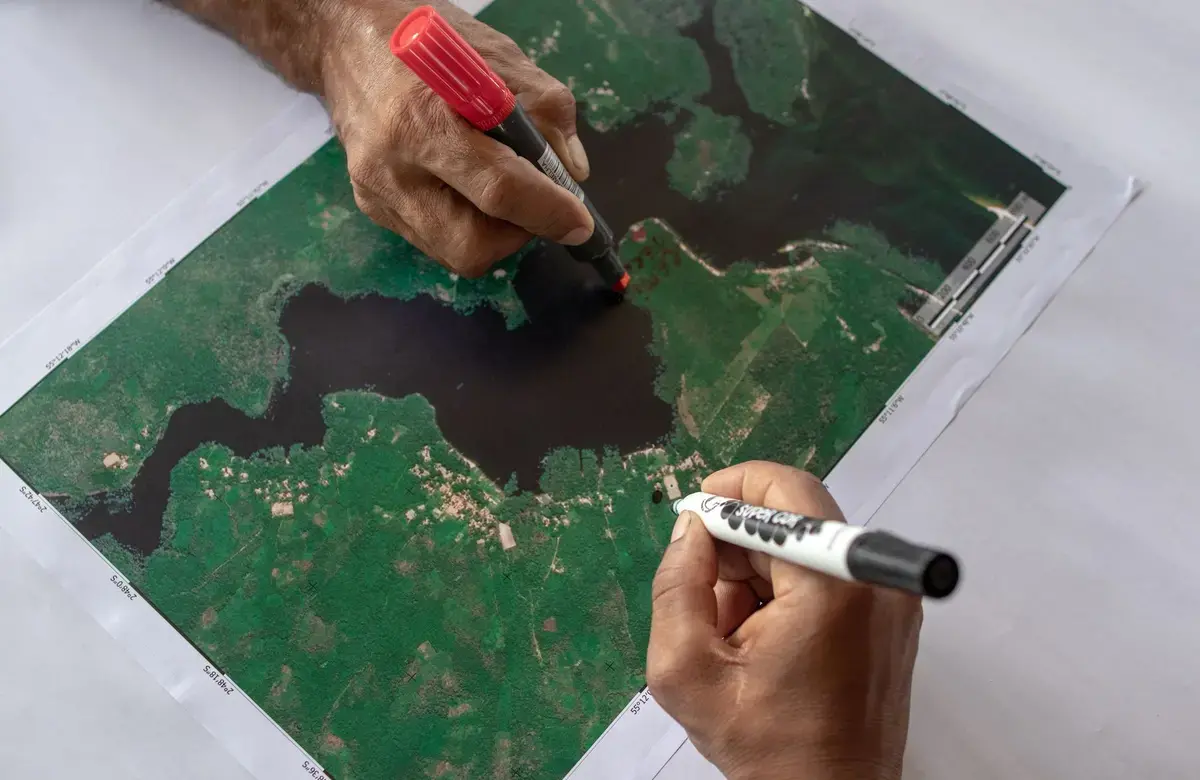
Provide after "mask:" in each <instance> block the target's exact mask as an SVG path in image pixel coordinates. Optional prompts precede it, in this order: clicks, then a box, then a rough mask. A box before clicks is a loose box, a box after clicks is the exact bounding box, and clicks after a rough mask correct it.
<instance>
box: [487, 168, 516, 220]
mask: <svg viewBox="0 0 1200 780" xmlns="http://www.w3.org/2000/svg"><path fill="white" fill-rule="evenodd" d="M480 175H481V177H482V181H481V182H480V184H479V202H478V204H477V205H478V206H479V210H480V211H482V212H483V213H485V214H488V215H490V216H493V217H498V218H501V219H503V218H504V217H505V215H507V214H508V213H509V211H510V210H511V208H512V205H513V202H514V201H513V198H514V196H515V194H516V188H517V187H516V181H515V177H514V176H513V174H512V169H511V167H510V166H509V165H508V164H499V165H496V166H494V167H493V168H492V169H490V170H487V171H485V172H484V173H482V174H480Z"/></svg>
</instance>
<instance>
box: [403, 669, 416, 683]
mask: <svg viewBox="0 0 1200 780" xmlns="http://www.w3.org/2000/svg"><path fill="white" fill-rule="evenodd" d="M416 676H417V673H416V672H415V671H413V672H409V673H408V676H407V677H405V678H404V682H406V683H410V682H412V681H413V678H414V677H416Z"/></svg>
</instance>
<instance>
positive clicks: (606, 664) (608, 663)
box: [604, 661, 616, 672]
mask: <svg viewBox="0 0 1200 780" xmlns="http://www.w3.org/2000/svg"><path fill="white" fill-rule="evenodd" d="M615 668H616V667H615V666H613V662H612V661H605V662H604V671H606V672H611V671H612V670H613V669H615Z"/></svg>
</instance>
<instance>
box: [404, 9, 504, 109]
mask: <svg viewBox="0 0 1200 780" xmlns="http://www.w3.org/2000/svg"><path fill="white" fill-rule="evenodd" d="M390 45H391V49H392V53H393V54H395V55H396V56H397V57H399V58H400V59H401V60H402V61H403V62H404V64H405V65H407V66H408V69H409V70H411V71H412V72H413V73H415V74H417V75H418V76H419V77H420V78H421V80H422V81H424V82H425V83H426V84H428V85H429V88H430V89H432V90H433V91H434V92H436V93H437V94H438V95H439V96H440V97H441V98H442V99H443V100H445V101H446V102H447V103H449V104H450V106H451V107H452V108H453V109H454V110H455V111H457V112H458V113H459V114H460V115H462V117H463V119H466V120H467V121H468V122H470V123H471V124H473V125H475V127H477V128H479V129H480V130H484V131H487V130H491V129H492V128H493V127H495V126H496V125H498V124H500V123H501V122H503V121H504V120H505V119H507V118H508V115H509V114H511V113H512V110H513V107H514V106H516V104H517V98H516V97H515V96H514V95H513V93H512V90H510V89H509V88H508V87H507V86H506V85H505V84H504V81H503V80H502V79H501V78H500V77H499V76H497V75H496V74H495V72H493V71H492V69H491V68H490V67H488V64H487V63H486V62H484V61H483V57H480V56H479V53H478V52H477V51H475V50H474V49H472V48H471V45H470V44H469V43H467V42H466V41H464V40H463V37H462V36H461V35H459V34H458V31H457V30H455V29H454V28H453V27H451V26H450V24H449V23H448V22H447V21H446V20H445V19H443V18H442V17H441V16H440V15H439V14H438V12H437V11H435V10H434V9H433V7H432V6H428V5H423V6H421V7H420V8H418V9H416V10H415V11H413V12H412V13H410V14H409V15H408V16H406V17H404V21H402V22H400V24H399V25H398V26H397V27H396V31H395V32H394V33H392V39H391V42H390Z"/></svg>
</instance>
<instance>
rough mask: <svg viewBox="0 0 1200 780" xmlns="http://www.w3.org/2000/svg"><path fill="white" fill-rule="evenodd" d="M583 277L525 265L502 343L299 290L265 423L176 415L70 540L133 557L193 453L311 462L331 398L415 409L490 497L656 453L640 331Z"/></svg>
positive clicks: (398, 309) (666, 423) (208, 407)
mask: <svg viewBox="0 0 1200 780" xmlns="http://www.w3.org/2000/svg"><path fill="white" fill-rule="evenodd" d="M589 272H590V269H589V268H587V267H584V266H580V265H578V264H577V263H575V262H574V261H572V260H571V259H570V258H569V257H567V256H566V255H565V253H560V252H559V251H541V252H535V253H533V255H532V256H530V257H529V258H527V260H526V262H525V263H524V264H523V266H522V269H521V272H520V273H519V274H518V275H517V279H516V282H515V283H516V286H517V289H518V292H519V293H520V294H521V297H522V299H523V300H524V301H525V302H526V305H527V310H528V311H529V312H530V314H531V320H530V322H529V323H528V324H526V325H525V326H523V327H520V328H517V329H516V330H508V329H507V328H506V326H505V323H504V318H503V317H502V316H501V315H500V314H498V313H497V312H495V311H494V310H492V309H489V308H481V309H479V310H477V311H475V312H474V313H472V314H470V315H462V314H459V313H457V312H455V311H454V310H453V309H452V308H450V307H449V306H446V305H445V304H443V303H441V302H439V301H435V300H433V299H432V298H429V297H426V296H420V297H418V298H415V299H413V300H411V301H397V300H394V299H391V298H384V297H381V296H377V295H368V296H365V297H361V298H354V299H350V300H346V299H343V298H339V297H337V296H335V295H333V294H332V293H330V292H329V291H328V290H326V289H324V288H322V287H318V286H310V287H306V288H305V289H303V290H302V291H301V292H300V293H299V294H298V295H297V296H296V297H294V298H293V299H292V300H291V301H290V302H289V303H288V304H287V306H286V308H285V309H284V311H283V316H282V318H281V321H280V327H281V329H282V331H283V334H284V336H285V337H286V338H287V341H288V343H289V344H290V345H291V379H290V381H289V382H288V384H287V386H286V387H285V388H283V390H282V391H281V392H279V393H278V394H277V395H276V396H275V397H274V398H272V400H271V405H270V409H269V411H268V413H267V415H266V416H265V417H261V418H253V417H248V416H246V415H245V414H243V413H242V412H240V411H238V410H236V409H233V408H232V407H230V406H229V405H228V404H226V403H225V402H224V401H220V400H217V401H210V402H208V403H203V404H193V405H189V406H185V407H182V408H180V409H179V410H177V411H176V412H175V413H174V414H172V416H171V420H170V422H169V423H168V425H167V429H166V432H165V433H164V435H163V437H162V439H161V441H159V443H158V444H157V445H156V446H155V448H154V451H153V452H152V453H151V455H150V456H149V457H148V458H147V459H146V461H145V463H144V464H143V465H142V468H141V470H139V472H138V474H137V476H136V477H135V478H134V481H133V485H132V496H131V499H130V500H128V501H126V502H125V504H126V506H127V508H126V509H116V508H113V507H109V506H107V505H106V501H105V500H104V497H99V500H98V502H97V503H96V504H95V505H94V506H93V507H92V508H91V509H90V510H89V511H88V513H87V514H86V515H85V516H84V517H83V519H82V521H81V522H80V524H79V528H80V530H81V531H82V532H83V533H84V534H85V535H86V536H88V537H89V538H95V537H98V536H101V535H103V534H105V533H112V534H113V535H114V536H115V537H116V539H117V540H118V541H120V542H121V543H122V544H124V545H126V546H128V547H130V548H133V549H136V550H139V551H141V552H143V553H146V554H149V553H150V552H152V551H153V550H154V549H155V548H156V547H157V546H158V545H159V541H160V537H161V533H162V517H163V514H164V513H165V510H166V507H167V502H168V500H169V498H170V483H171V471H172V470H173V469H174V468H175V466H176V465H177V464H178V463H179V461H180V460H182V459H183V458H184V457H186V456H187V455H188V454H189V453H191V452H193V451H194V450H195V449H196V448H198V447H200V446H202V445H205V444H209V443H216V444H220V445H223V446H226V447H229V448H230V449H231V450H233V451H234V452H235V453H236V454H238V455H239V456H242V457H249V456H250V455H252V454H253V453H255V452H258V451H260V450H263V449H266V448H270V447H277V446H282V447H290V446H292V445H296V444H300V445H305V446H310V447H311V446H317V445H319V444H321V443H322V441H323V440H324V438H325V429H326V426H325V421H324V419H323V417H322V414H321V412H322V399H323V398H324V397H325V396H326V395H328V394H330V393H335V392H338V391H342V390H359V389H367V390H370V391H372V392H376V393H379V394H381V395H384V396H387V397H393V398H400V397H403V396H406V395H409V394H412V393H419V394H420V395H422V396H424V397H425V398H426V399H427V400H428V401H429V402H430V403H431V404H432V405H433V407H434V409H435V410H436V414H437V422H438V426H439V427H440V428H441V430H442V432H443V433H444V434H445V436H446V439H447V440H448V441H449V442H450V443H451V444H452V445H453V446H455V447H457V448H458V449H459V450H460V451H461V452H463V454H464V455H466V456H467V457H468V458H470V459H471V460H473V461H475V462H476V463H477V464H479V466H480V468H482V469H483V471H484V472H486V473H487V474H488V476H490V477H491V478H492V479H494V480H496V481H498V482H499V483H501V484H504V483H505V482H507V480H508V478H509V476H510V475H511V474H512V473H514V472H515V473H516V474H517V479H518V482H519V484H520V487H521V488H522V489H526V490H534V489H536V488H537V482H538V478H539V476H540V473H541V459H542V458H543V457H544V456H545V455H546V453H547V452H549V451H550V450H552V449H554V448H555V447H563V446H570V447H579V448H581V449H594V450H602V449H603V448H605V447H615V448H617V449H619V450H621V451H622V452H632V451H635V450H637V449H641V448H643V447H645V446H647V445H648V444H650V443H653V442H655V441H657V440H659V439H662V438H663V437H665V436H666V435H667V434H668V433H669V432H670V429H671V424H672V409H671V407H670V405H668V404H667V403H665V402H663V401H662V400H661V399H659V398H658V397H657V396H656V395H655V394H654V381H655V378H656V376H657V374H658V371H659V363H658V360H657V359H656V358H654V357H653V356H651V354H650V353H649V351H648V350H647V348H646V347H647V345H648V344H649V343H650V342H651V319H650V315H649V313H648V312H646V311H644V310H642V309H639V308H637V307H634V306H630V305H613V303H612V302H611V300H609V299H607V298H606V297H605V296H604V295H603V294H602V292H601V291H600V290H599V289H598V288H597V287H596V285H595V282H594V280H593V279H592V278H591V276H590V275H589Z"/></svg>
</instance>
